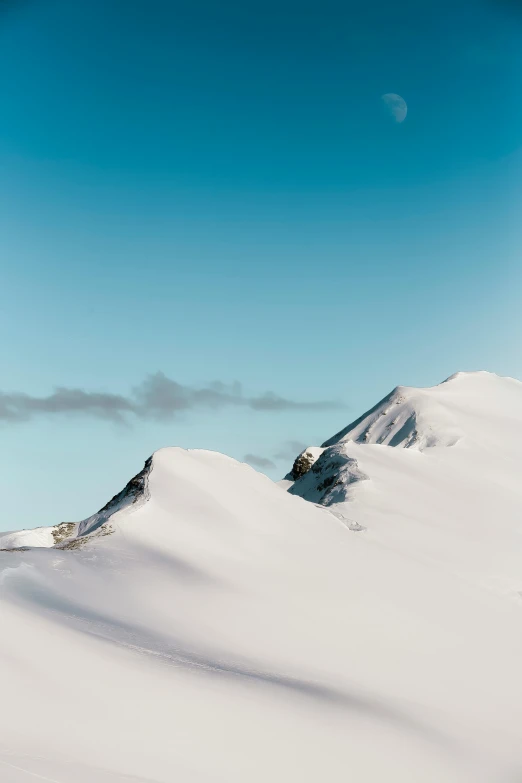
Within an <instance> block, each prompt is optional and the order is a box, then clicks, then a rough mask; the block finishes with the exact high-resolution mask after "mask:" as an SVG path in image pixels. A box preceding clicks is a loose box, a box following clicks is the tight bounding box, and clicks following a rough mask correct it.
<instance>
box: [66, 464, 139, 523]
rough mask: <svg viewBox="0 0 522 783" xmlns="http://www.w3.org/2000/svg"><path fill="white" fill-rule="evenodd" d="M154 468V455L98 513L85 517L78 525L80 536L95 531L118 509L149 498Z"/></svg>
mask: <svg viewBox="0 0 522 783" xmlns="http://www.w3.org/2000/svg"><path fill="white" fill-rule="evenodd" d="M151 470H152V457H149V459H148V460H147V461H146V462H145V465H144V467H143V470H140V472H139V473H137V474H136V475H135V476H134V477H133V478H131V480H130V481H129V483H128V484H127V485H126V486H125V487H124V488H123V489H122V490H121V492H118V494H117V495H114V497H113V498H111V500H109V502H108V503H106V505H105V506H104V507H103V508H102V509H100V510H99V511H98V512H97V513H96V514H93V515H92V516H90V517H88V518H87V519H84V520H83V522H80V524H79V525H78V536H85V535H88V534H89V533H93V532H94V531H95V530H98V528H100V527H101V526H102V525H104V524H105V523H106V522H107V521H108V520H109V519H110V518H111V517H112V516H113V514H115V513H116V512H117V511H121V510H122V509H124V508H127V506H130V505H132V504H133V503H138V502H139V501H142V500H147V499H148V496H149V492H148V480H149V475H150V472H151Z"/></svg>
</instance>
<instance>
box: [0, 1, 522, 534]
mask: <svg viewBox="0 0 522 783" xmlns="http://www.w3.org/2000/svg"><path fill="white" fill-rule="evenodd" d="M361 5H362V4H361V3H355V2H353V3H352V2H349V0H343V2H332V1H331V0H322V1H321V2H310V3H304V2H299V3H297V2H289V0H278V1H277V2H273V0H263V1H262V2H258V0H253V1H252V2H248V3H245V2H239V1H237V2H235V1H234V2H231V1H230V0H220V1H219V2H217V0H216V2H210V1H209V0H203V1H202V2H198V0H186V2H177V0H164V1H163V0H75V2H74V3H72V2H70V0H33V1H32V2H31V0H19V2H18V1H17V0H3V2H2V0H0V74H1V77H0V118H1V122H0V325H1V335H2V340H1V352H2V361H1V365H0V366H1V370H2V372H1V381H0V391H1V393H2V394H3V395H7V397H6V396H3V397H2V396H1V395H0V437H1V447H0V470H1V474H2V477H3V484H4V489H3V493H2V494H3V497H2V511H1V514H0V529H13V528H16V527H34V526H37V525H41V524H52V523H55V522H60V521H63V520H67V521H69V520H78V519H81V518H82V517H85V516H87V515H89V514H91V513H93V512H94V511H96V510H97V509H98V508H99V507H100V506H101V505H103V504H104V503H105V502H106V501H107V500H108V499H109V497H111V496H112V495H113V494H115V493H116V492H117V491H119V490H120V489H121V487H122V486H123V484H125V483H126V481H127V480H128V479H129V478H130V477H131V476H132V475H133V474H134V473H136V472H137V471H138V470H139V469H140V468H141V466H142V463H143V462H144V460H145V459H146V457H147V456H148V455H149V454H150V453H151V452H152V451H153V450H154V449H156V448H159V447H161V446H164V445H181V446H185V447H203V448H210V449H218V450H220V451H224V452H226V453H228V454H230V455H232V456H234V457H237V458H239V459H243V458H244V457H245V455H249V454H250V455H257V457H258V458H263V459H265V460H270V461H271V462H272V463H273V464H274V467H268V468H267V472H268V473H269V474H270V475H272V476H273V477H278V476H280V475H281V474H282V473H284V472H286V470H287V469H288V468H289V466H290V464H291V462H292V459H293V456H295V453H294V452H295V450H296V449H297V448H298V447H299V444H303V445H306V444H309V443H318V442H320V441H322V440H324V439H325V438H326V437H328V436H330V435H332V434H333V433H334V432H335V431H336V430H338V429H340V428H341V427H342V426H344V425H345V424H347V423H348V421H349V420H351V419H353V418H355V417H356V416H358V415H359V414H360V413H362V412H363V411H364V410H365V409H366V408H368V407H370V406H371V405H373V404H374V403H375V402H376V401H377V400H378V399H379V398H380V397H382V396H383V395H384V394H385V393H387V392H388V391H389V390H390V389H391V388H392V387H394V386H395V385H397V384H404V385H414V386H426V385H433V384H435V383H438V382H439V381H442V380H443V379H444V378H445V377H447V376H448V375H450V374H451V373H453V372H455V371H456V370H461V369H488V370H492V371H494V372H498V373H500V374H505V375H512V376H515V377H519V378H522V354H521V350H520V338H521V320H520V306H521V294H522V272H521V264H520V246H521V238H522V236H521V235H522V229H521V228H520V220H519V215H520V208H521V206H522V192H521V183H522V180H521V176H520V175H521V171H522V154H521V146H522V101H521V97H520V96H521V95H522V90H521V87H522V78H521V77H522V45H521V44H522V9H521V7H520V5H518V4H517V3H516V2H514V1H513V2H509V0H506V1H505V2H487V1H486V0H469V2H468V1H467V0H453V2H451V3H449V2H441V1H440V0H437V1H435V0H423V2H420V0H415V2H413V1H412V0H409V1H404V0H399V1H398V2H396V3H393V4H391V3H389V0H379V1H377V0H375V1H374V2H369V3H366V4H365V6H364V8H361ZM389 92H393V93H399V94H400V95H402V96H403V97H404V98H405V100H406V101H407V103H408V115H407V118H406V120H405V121H404V122H403V123H401V124H399V123H397V122H395V121H394V119H393V117H391V116H390V115H389V114H388V113H387V112H386V110H385V107H384V106H383V103H382V101H381V97H380V96H381V95H382V94H383V93H389ZM157 372H161V373H164V375H165V376H166V377H167V378H168V379H171V380H172V381H175V382H176V383H177V384H179V385H180V386H179V387H176V386H174V385H173V384H170V385H168V382H167V381H165V380H164V379H163V380H162V379H161V378H160V381H161V383H160V384H159V386H162V383H163V386H162V388H163V387H164V386H165V383H166V384H167V387H168V388H167V392H168V394H167V397H168V395H169V394H170V395H171V396H170V397H169V399H170V400H171V403H172V405H171V409H172V407H174V408H176V407H178V408H179V407H181V408H182V410H177V411H176V410H175V411H174V412H172V410H171V409H170V410H167V408H168V404H169V403H168V401H167V404H166V407H165V404H164V400H163V401H161V400H159V401H158V399H157V395H158V394H160V393H162V392H161V389H160V390H159V391H158V389H157V388H156V387H157V386H158V382H157V381H158V379H157V378H156V381H154V380H152V381H151V380H150V376H151V375H153V374H155V373H157ZM147 379H148V380H147ZM215 381H219V382H221V383H223V384H225V387H216V386H212V387H210V389H209V384H212V383H213V382H215ZM234 382H239V383H240V384H241V388H242V392H241V396H240V394H239V392H238V389H237V387H230V386H229V384H233V383H234ZM144 383H145V384H148V386H147V385H145V386H143V385H142V384H144ZM154 384H155V385H154ZM56 387H61V388H63V389H64V390H65V391H62V392H60V393H59V394H58V395H54V396H53V397H51V398H50V400H47V402H45V401H44V402H42V401H41V398H46V397H49V395H53V394H54V390H55V388H56ZM71 389H73V390H83V391H84V392H86V393H87V394H85V396H84V397H82V396H81V395H80V397H78V393H77V392H71V391H70V390H71ZM136 389H138V391H133V390H136ZM140 389H141V391H140ZM147 389H148V390H149V391H148V392H147V393H148V397H147V399H146V400H145V397H146V394H145V392H146V390H147ZM163 391H165V390H164V389H163ZM91 392H92V393H94V392H101V393H104V394H105V395H106V397H104V398H103V401H102V402H100V407H98V408H96V407H94V408H93V407H92V406H93V398H92V396H91V395H90V393H91ZM266 392H271V393H272V394H273V395H276V396H273V397H270V398H269V401H271V402H272V403H273V404H265V403H266V400H267V398H266V397H265V396H264V395H265V393H266ZM18 393H23V394H26V395H28V397H25V398H21V397H19V396H17V395H18ZM60 395H61V396H60ZM75 395H76V396H75ZM116 395H117V396H116ZM144 395H145V396H144ZM154 395H156V397H154ZM72 398H74V399H76V400H78V399H79V400H80V401H79V402H78V403H77V404H78V407H79V408H80V410H79V411H78V412H76V413H67V412H64V410H63V407H64V405H65V403H64V400H65V401H67V400H70V399H72ZM153 398H154V399H153ZM144 400H145V401H144ZM151 400H152V402H151ZM180 400H181V402H180ZM263 400H264V401H265V403H263ZM329 400H332V401H334V402H339V403H342V406H341V405H321V404H318V403H321V402H322V401H329ZM210 402H213V405H210V404H209V403H210ZM300 403H310V404H309V405H300ZM67 404H69V406H70V405H71V403H67ZM13 405H15V408H16V415H13ZM107 405H109V406H116V408H118V406H119V413H120V414H121V421H119V422H118V421H115V420H113V419H114V418H115V417H116V413H118V411H117V412H116V413H114V414H113V415H112V418H111V415H110V412H108V410H107ZM125 405H128V406H129V410H128V411H127V412H125V410H123V412H122V410H121V409H122V407H123V408H124V407H125ZM140 406H141V407H140ZM162 406H163V407H162ZM49 408H51V409H52V410H49ZM82 408H83V409H82ZM6 411H8V412H6ZM9 411H10V413H9Z"/></svg>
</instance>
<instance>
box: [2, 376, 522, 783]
mask: <svg viewBox="0 0 522 783" xmlns="http://www.w3.org/2000/svg"><path fill="white" fill-rule="evenodd" d="M397 400H399V401H398V402H397ZM376 414H377V415H376ZM412 422H413V424H412ZM401 432H402V434H401ZM414 432H415V433H416V435H413V433H414ZM521 435H522V384H519V383H518V382H516V381H512V380H509V379H501V378H497V377H496V376H490V375H487V374H478V375H459V376H457V377H454V378H453V379H451V380H449V381H448V382H447V383H446V384H442V385H441V386H438V387H435V388H434V389H425V390H424V389H423V390H404V389H402V390H401V389H398V390H396V391H395V392H393V393H392V395H390V396H389V397H388V398H386V399H385V400H384V401H383V402H382V403H380V404H379V406H377V407H376V408H375V409H374V410H373V411H371V412H370V413H369V414H367V415H366V416H365V417H362V418H361V419H360V420H358V421H357V422H355V423H354V424H353V425H351V426H350V427H348V428H347V429H346V430H343V431H342V432H341V433H339V435H338V436H335V438H333V439H331V441H327V442H326V443H325V444H323V446H322V447H320V448H317V449H316V451H315V452H314V454H313V459H312V460H311V467H310V469H309V470H308V471H306V472H305V473H303V474H302V475H301V476H300V477H299V478H298V480H297V481H295V482H293V483H292V485H291V492H284V491H282V489H281V487H279V486H277V485H276V484H274V483H273V482H271V481H270V480H269V479H268V478H266V477H265V476H263V475H261V474H259V473H256V472H255V471H254V470H253V469H252V468H250V467H248V466H246V465H244V464H240V463H238V462H236V461H235V460H232V459H229V458H228V457H224V456H223V455H220V454H216V453H213V452H206V451H184V450H182V449H176V448H173V449H164V450H161V451H159V452H156V453H155V454H154V455H153V457H152V459H151V460H150V461H148V463H147V464H146V466H145V468H144V470H143V471H141V472H140V473H138V474H137V476H136V478H135V479H133V480H132V481H131V482H130V483H129V484H128V485H127V487H126V488H125V489H124V490H123V491H122V492H121V493H119V494H118V495H116V496H115V498H113V500H112V501H110V503H109V504H107V506H106V507H105V508H104V509H103V510H102V511H101V512H99V513H98V514H97V515H93V517H90V518H89V519H88V520H86V521H84V522H82V523H80V524H79V525H71V526H68V527H67V528H64V527H61V528H60V530H57V528H53V529H51V530H50V531H48V532H47V533H44V532H42V531H40V532H34V531H32V532H31V531H26V532H25V533H24V534H17V535H15V534H9V536H10V537H6V536H4V537H3V538H1V539H0V548H3V549H4V550H8V551H1V552H0V591H1V592H0V596H1V606H0V622H1V626H0V627H1V633H2V636H1V643H0V662H1V671H2V674H3V677H2V707H3V709H2V710H1V711H0V737H1V739H0V780H6V781H9V783H11V781H13V782H14V783H30V781H32V780H34V779H35V778H40V779H42V778H43V779H46V780H51V781H55V783H87V781H88V782H89V783H91V781H93V780H96V781H97V782H98V781H100V783H116V781H118V782H120V781H129V783H130V781H133V782H134V783H172V781H177V780H179V781H183V783H185V782H187V783H192V782H194V783H196V782H197V783H211V781H212V783H214V782H215V781H222V782H223V783H235V782H236V781H237V783H239V782H240V781H241V783H244V781H249V782H250V781H252V783H257V782H259V783H261V781H263V783H264V782H265V781H266V780H275V781H281V782H282V781H285V783H286V781H291V780H299V781H304V782H305V783H306V782H308V781H309V782H310V783H312V781H313V782H314V783H315V782H316V781H318V780H328V781H339V783H341V781H343V783H344V781H346V780H350V779H354V780H357V781H358V783H377V782H378V783H381V781H383V780H386V781H389V782H390V783H391V782H393V781H397V782H399V781H400V783H404V781H417V780H422V781H423V782H426V783H440V781H445V783H468V782H469V783H516V781H520V780H522V750H521V748H522V742H521V739H522V737H521V734H522V729H521V726H522V681H521V678H520V676H519V668H520V659H521V654H522V624H521V621H522V597H521V596H522V567H521V566H522V538H521V536H522V529H521V528H522V523H521V520H520V509H521V507H522V494H521V493H522V490H521V489H520V481H519V477H518V474H519V470H520V462H521V457H522V446H521V444H522V438H521ZM321 460H322V461H323V463H324V464H323V465H322V466H321V465H320V463H321ZM316 466H319V467H320V470H316V471H315V472H314V470H313V469H314V468H315V467H316ZM330 479H331V480H330ZM316 480H317V482H318V483H321V482H323V483H324V482H325V480H326V482H327V486H325V487H323V489H321V490H319V488H318V483H317V484H316ZM292 493H293V494H292ZM314 493H316V494H314ZM299 494H302V495H304V496H305V497H309V498H310V499H311V500H313V502H306V500H304V499H303V498H302V497H299V496H298V495H299ZM350 527H351V528H352V529H350ZM354 530H358V531H359V532H353V531H354ZM53 531H54V535H53ZM24 542H25V543H24ZM12 546H16V547H18V548H17V549H13V548H12Z"/></svg>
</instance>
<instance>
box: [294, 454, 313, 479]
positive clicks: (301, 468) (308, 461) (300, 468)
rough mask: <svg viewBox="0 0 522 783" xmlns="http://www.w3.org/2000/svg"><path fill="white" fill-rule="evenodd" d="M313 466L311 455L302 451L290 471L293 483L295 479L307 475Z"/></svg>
mask: <svg viewBox="0 0 522 783" xmlns="http://www.w3.org/2000/svg"><path fill="white" fill-rule="evenodd" d="M313 464H314V456H313V454H311V453H310V452H309V451H303V453H302V454H299V456H298V457H297V459H296V460H295V462H294V464H293V467H292V470H291V471H290V476H291V478H292V479H293V480H294V481H297V479H299V478H301V476H304V475H305V473H308V471H309V470H310V468H311V467H312V465H313Z"/></svg>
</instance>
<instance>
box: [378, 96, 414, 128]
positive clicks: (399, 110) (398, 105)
mask: <svg viewBox="0 0 522 783" xmlns="http://www.w3.org/2000/svg"><path fill="white" fill-rule="evenodd" d="M381 99H382V101H383V102H384V104H385V106H386V108H387V109H388V111H389V113H390V114H391V116H392V117H393V119H394V120H395V122H399V123H400V122H404V120H405V119H406V115H407V114H408V104H407V103H406V101H405V100H404V98H402V97H401V96H400V95H397V93H396V92H387V93H385V94H384V95H381Z"/></svg>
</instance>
